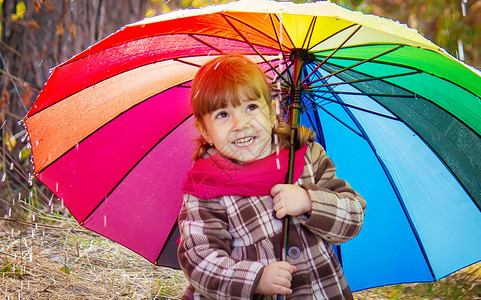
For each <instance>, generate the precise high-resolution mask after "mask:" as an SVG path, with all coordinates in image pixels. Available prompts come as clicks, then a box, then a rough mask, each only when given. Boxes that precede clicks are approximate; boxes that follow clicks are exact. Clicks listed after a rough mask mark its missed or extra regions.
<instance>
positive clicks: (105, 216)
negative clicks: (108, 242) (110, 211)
mask: <svg viewBox="0 0 481 300" xmlns="http://www.w3.org/2000/svg"><path fill="white" fill-rule="evenodd" d="M104 227H107V215H104Z"/></svg>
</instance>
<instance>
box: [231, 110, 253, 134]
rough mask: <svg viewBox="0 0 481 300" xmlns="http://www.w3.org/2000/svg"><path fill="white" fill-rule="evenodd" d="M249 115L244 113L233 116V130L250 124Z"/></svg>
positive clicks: (241, 128)
mask: <svg viewBox="0 0 481 300" xmlns="http://www.w3.org/2000/svg"><path fill="white" fill-rule="evenodd" d="M249 123H250V120H249V117H248V116H247V115H245V114H239V115H236V116H234V130H235V131H239V130H243V129H245V128H248V127H249V126H250V125H249Z"/></svg>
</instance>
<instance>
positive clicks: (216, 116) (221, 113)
mask: <svg viewBox="0 0 481 300" xmlns="http://www.w3.org/2000/svg"><path fill="white" fill-rule="evenodd" d="M228 116H229V114H227V113H226V112H225V111H221V112H219V113H217V114H216V115H215V118H216V119H223V118H227V117H228Z"/></svg>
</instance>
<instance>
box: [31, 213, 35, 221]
mask: <svg viewBox="0 0 481 300" xmlns="http://www.w3.org/2000/svg"><path fill="white" fill-rule="evenodd" d="M32 222H35V214H32Z"/></svg>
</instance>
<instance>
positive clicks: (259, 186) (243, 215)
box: [178, 55, 365, 299]
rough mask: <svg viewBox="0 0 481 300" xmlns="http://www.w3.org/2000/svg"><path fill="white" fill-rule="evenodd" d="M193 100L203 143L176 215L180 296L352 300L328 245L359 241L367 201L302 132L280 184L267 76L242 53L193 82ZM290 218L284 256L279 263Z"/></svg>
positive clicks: (283, 139)
mask: <svg viewBox="0 0 481 300" xmlns="http://www.w3.org/2000/svg"><path fill="white" fill-rule="evenodd" d="M191 102H192V107H193V110H194V116H195V120H196V121H195V122H196V128H197V129H198V131H199V132H200V134H201V137H200V144H199V147H198V150H197V151H196V153H195V155H194V161H195V163H194V165H193V168H192V170H191V171H189V173H188V174H187V179H186V180H185V182H184V185H183V188H182V189H183V192H184V202H183V206H182V210H181V212H180V215H179V228H180V232H181V240H180V244H179V250H178V259H179V262H180V265H181V267H182V269H183V271H184V273H185V274H186V276H187V278H188V279H189V281H190V283H191V285H190V286H189V288H188V289H187V291H186V293H185V295H184V298H185V299H202V298H210V299H252V298H254V299H270V298H271V297H272V298H273V299H274V298H275V296H274V295H276V294H284V295H288V298H296V299H336V298H337V299H352V295H351V291H350V289H349V286H348V285H347V282H346V279H345V277H344V274H343V271H342V269H341V266H340V264H339V262H338V260H337V257H336V255H335V254H334V252H333V250H332V248H331V246H330V245H329V243H333V244H340V243H343V242H345V241H347V240H349V239H352V238H353V237H354V236H356V234H357V233H358V232H359V230H360V229H361V226H362V222H363V218H364V210H365V202H364V199H363V198H362V197H361V196H360V195H359V194H357V193H356V192H355V191H354V190H352V189H351V188H350V187H349V185H348V184H347V183H346V182H345V181H344V180H341V179H338V178H337V177H336V175H335V166H334V164H333V163H332V161H331V160H330V159H329V158H328V157H327V156H326V154H325V151H324V149H323V148H322V147H321V146H320V145H319V144H317V143H314V142H313V140H314V136H313V134H312V133H311V132H310V131H309V130H308V129H307V128H304V127H301V128H299V134H298V141H297V143H298V145H297V146H298V149H299V150H298V151H296V155H295V170H294V177H295V178H294V179H295V181H296V184H295V185H290V184H283V183H284V181H285V178H286V173H287V161H288V150H287V149H286V147H287V145H288V144H289V137H290V133H289V132H290V128H289V127H288V126H287V125H286V124H285V123H282V122H279V126H278V128H275V122H276V114H275V102H274V101H272V100H271V94H270V89H269V85H268V83H267V81H266V78H265V76H264V73H263V72H262V71H261V70H260V69H259V67H258V66H257V65H256V64H255V63H253V62H251V61H249V60H248V59H247V58H245V57H243V56H240V55H225V56H220V57H218V58H216V59H214V60H212V61H210V62H208V63H206V64H205V65H204V66H203V67H202V68H201V69H200V70H199V71H198V73H197V74H196V76H195V77H194V80H193V82H192V91H191ZM274 135H278V139H279V144H280V148H281V149H280V151H276V143H274V142H273V141H274ZM287 215H288V216H291V226H290V229H289V235H288V236H289V239H288V258H287V261H279V258H280V257H281V245H282V237H281V235H282V221H281V219H282V218H283V217H284V216H287Z"/></svg>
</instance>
